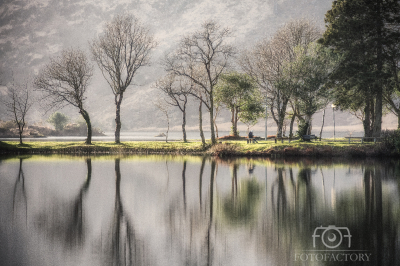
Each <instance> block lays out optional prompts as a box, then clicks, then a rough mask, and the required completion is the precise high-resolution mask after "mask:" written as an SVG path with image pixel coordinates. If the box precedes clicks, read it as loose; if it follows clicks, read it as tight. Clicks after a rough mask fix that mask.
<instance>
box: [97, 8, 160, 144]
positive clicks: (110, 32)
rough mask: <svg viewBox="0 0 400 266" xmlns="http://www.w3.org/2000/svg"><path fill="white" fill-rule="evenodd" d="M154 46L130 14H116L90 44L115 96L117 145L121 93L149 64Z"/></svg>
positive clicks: (119, 128)
mask: <svg viewBox="0 0 400 266" xmlns="http://www.w3.org/2000/svg"><path fill="white" fill-rule="evenodd" d="M156 45H157V43H156V42H155V40H154V38H153V36H152V35H151V34H150V33H149V30H148V29H147V28H146V27H144V26H143V25H142V24H141V23H140V21H139V20H138V19H137V18H135V17H134V16H133V15H118V16H116V17H115V18H114V19H113V20H112V21H111V22H109V23H107V24H106V25H105V27H104V32H103V33H102V34H101V35H100V36H99V37H98V38H96V39H94V40H93V41H92V42H91V43H90V48H91V51H92V55H93V59H94V60H95V61H96V63H97V65H98V66H99V68H100V70H101V72H102V73H103V76H104V78H105V79H106V80H107V82H108V84H109V85H110V87H111V90H112V92H113V94H114V102H115V106H116V114H115V124H116V127H115V142H116V143H120V131H121V114H120V112H121V103H122V99H123V97H124V93H125V91H126V90H127V88H128V87H129V86H130V85H131V83H132V79H133V77H134V76H135V74H136V73H137V71H138V69H139V68H140V67H142V66H146V65H149V63H150V62H149V60H150V52H151V51H152V50H153V48H155V47H156Z"/></svg>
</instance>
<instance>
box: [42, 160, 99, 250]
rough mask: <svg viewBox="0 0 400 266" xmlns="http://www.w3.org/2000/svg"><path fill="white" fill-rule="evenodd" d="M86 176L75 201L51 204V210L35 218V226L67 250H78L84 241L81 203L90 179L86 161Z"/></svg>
mask: <svg viewBox="0 0 400 266" xmlns="http://www.w3.org/2000/svg"><path fill="white" fill-rule="evenodd" d="M86 168H87V175H86V180H85V182H84V183H83V184H82V186H81V188H80V190H79V192H78V194H77V195H76V197H75V199H74V200H72V201H70V202H67V203H63V204H60V206H57V205H58V204H57V202H53V204H55V206H53V207H52V209H47V210H44V211H45V212H43V213H41V214H39V215H38V217H37V219H36V220H37V221H39V223H37V225H38V226H39V228H40V229H41V230H42V231H43V232H45V233H46V235H47V237H49V238H50V239H51V240H52V241H57V242H59V243H62V244H63V245H64V246H65V247H66V248H68V249H79V248H80V247H81V246H82V245H83V243H84V240H85V230H84V211H83V203H84V199H85V197H86V194H87V192H88V190H89V186H90V181H91V178H92V161H91V159H90V158H87V159H86Z"/></svg>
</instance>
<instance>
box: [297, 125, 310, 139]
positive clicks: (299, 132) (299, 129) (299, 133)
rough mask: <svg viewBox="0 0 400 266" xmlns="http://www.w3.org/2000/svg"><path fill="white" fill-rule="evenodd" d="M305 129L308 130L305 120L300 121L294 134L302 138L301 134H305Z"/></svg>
mask: <svg viewBox="0 0 400 266" xmlns="http://www.w3.org/2000/svg"><path fill="white" fill-rule="evenodd" d="M307 130H308V123H307V122H305V121H301V122H300V124H299V127H298V130H297V132H296V135H297V136H298V137H299V138H300V139H302V137H303V135H307Z"/></svg>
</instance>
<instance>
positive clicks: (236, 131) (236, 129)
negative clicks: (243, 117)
mask: <svg viewBox="0 0 400 266" xmlns="http://www.w3.org/2000/svg"><path fill="white" fill-rule="evenodd" d="M235 109H236V110H235V136H236V137H238V136H239V132H238V126H237V124H238V120H239V118H238V113H239V107H236V108H235Z"/></svg>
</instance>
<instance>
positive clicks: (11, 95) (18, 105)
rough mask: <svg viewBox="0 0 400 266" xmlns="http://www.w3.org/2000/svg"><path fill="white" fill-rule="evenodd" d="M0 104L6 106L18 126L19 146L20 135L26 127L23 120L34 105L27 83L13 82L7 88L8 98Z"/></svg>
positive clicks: (20, 141)
mask: <svg viewBox="0 0 400 266" xmlns="http://www.w3.org/2000/svg"><path fill="white" fill-rule="evenodd" d="M2 102H3V104H4V105H5V106H6V110H7V112H8V113H9V114H10V115H12V116H13V120H14V122H15V123H16V124H17V126H18V135H19V144H23V143H22V134H23V133H24V128H25V125H26V121H25V118H26V115H27V113H28V111H29V109H30V108H31V107H32V105H33V103H34V100H33V97H32V95H31V93H30V91H29V88H28V82H26V83H25V84H24V85H18V84H15V82H14V81H13V82H12V83H11V84H10V86H9V87H8V97H7V98H6V99H5V100H2Z"/></svg>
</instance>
